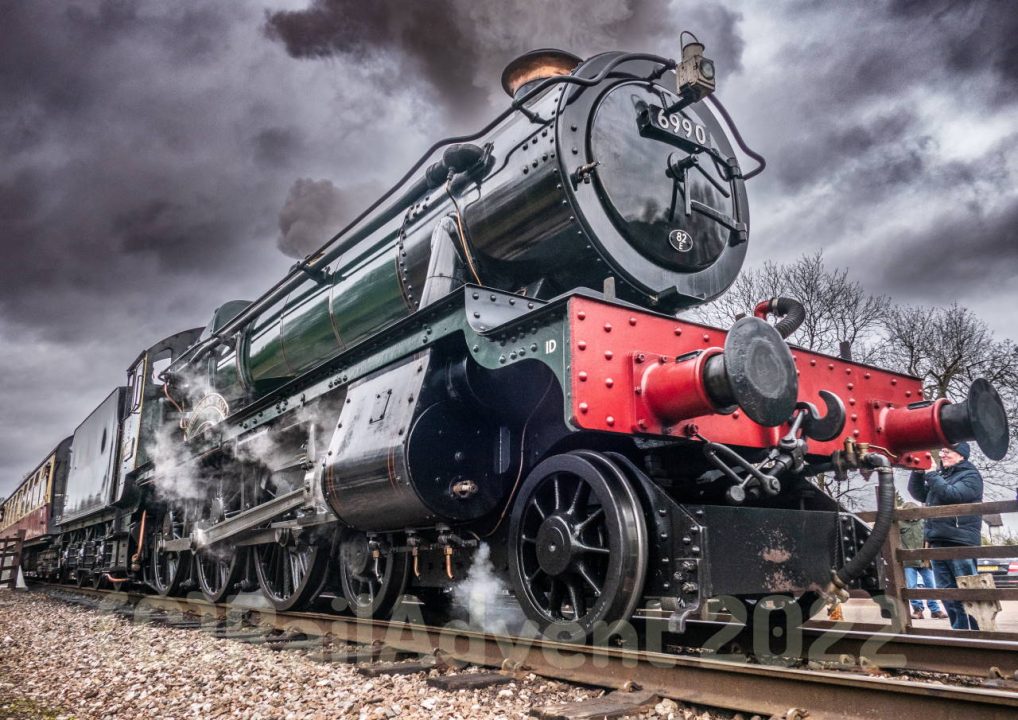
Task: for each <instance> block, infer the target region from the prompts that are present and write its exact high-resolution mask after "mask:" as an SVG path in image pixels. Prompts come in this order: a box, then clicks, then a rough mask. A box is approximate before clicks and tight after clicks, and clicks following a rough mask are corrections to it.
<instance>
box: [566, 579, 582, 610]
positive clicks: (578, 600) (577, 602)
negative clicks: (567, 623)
mask: <svg viewBox="0 0 1018 720" xmlns="http://www.w3.org/2000/svg"><path fill="white" fill-rule="evenodd" d="M565 584H566V591H567V592H568V593H569V604H570V605H572V606H573V619H575V620H579V619H580V618H581V617H583V616H584V615H586V614H587V608H586V605H585V603H584V602H583V594H582V593H581V592H580V589H579V588H578V587H576V584H575V583H573V582H571V581H569V580H566V581H565Z"/></svg>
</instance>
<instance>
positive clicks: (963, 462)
mask: <svg viewBox="0 0 1018 720" xmlns="http://www.w3.org/2000/svg"><path fill="white" fill-rule="evenodd" d="M970 452H971V449H970V448H969V444H968V443H966V442H960V443H958V444H957V445H955V446H954V447H953V448H943V449H941V451H940V462H941V465H942V466H943V469H942V470H940V471H939V472H923V471H922V470H913V471H912V475H911V476H910V477H909V479H908V491H909V493H910V494H911V495H912V497H914V498H915V499H916V500H918V501H919V502H923V503H926V504H927V505H928V506H930V507H936V506H938V505H958V504H961V503H974V502H982V500H983V476H982V475H980V474H979V471H978V470H976V467H975V465H973V464H972V463H970V462H969V454H970ZM982 525H983V519H982V516H981V515H959V516H957V517H944V518H927V520H926V541H927V542H928V543H929V545H930V547H934V548H937V547H959V546H963V545H981V544H982V537H981V534H980V531H981V530H982ZM977 572H978V571H977V570H976V562H975V560H972V559H965V560H934V561H933V574H934V576H935V578H936V583H937V587H938V588H956V587H958V583H957V582H956V581H955V578H956V577H958V576H960V575H975V574H977ZM944 605H946V606H947V616H948V617H949V618H950V619H951V627H953V628H954V629H955V630H978V629H979V626H978V625H977V624H976V621H975V618H973V617H972V616H970V615H969V614H968V613H966V612H965V606H964V605H963V604H962V603H961V602H960V601H958V600H947V601H946V602H945V603H944Z"/></svg>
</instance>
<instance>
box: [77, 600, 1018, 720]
mask: <svg viewBox="0 0 1018 720" xmlns="http://www.w3.org/2000/svg"><path fill="white" fill-rule="evenodd" d="M62 589H65V590H67V591H68V592H78V593H81V592H84V593H85V594H88V595H92V596H97V597H102V598H103V602H102V604H101V605H102V606H103V607H105V608H106V609H111V610H112V609H115V608H117V607H123V606H124V605H125V604H132V603H133V604H134V606H135V607H134V610H135V613H137V616H138V617H139V618H142V617H145V612H146V611H152V610H165V611H167V612H171V613H174V612H179V613H182V614H197V615H198V616H200V617H203V618H204V619H205V620H206V621H209V620H211V621H214V622H221V621H223V620H225V619H228V618H229V617H230V613H234V616H235V617H236V615H235V614H236V612H237V611H238V610H241V609H244V610H249V611H250V612H251V614H252V618H251V621H252V622H257V623H258V624H259V625H261V626H263V627H266V626H267V627H272V628H275V629H278V630H283V631H288V632H291V633H292V632H303V633H306V634H308V635H316V636H320V637H326V636H328V637H331V638H333V639H335V640H339V641H345V642H351V643H359V644H372V643H380V644H383V645H385V646H386V647H389V648H393V649H396V650H399V651H405V652H412V653H418V654H431V653H434V652H436V651H441V652H443V653H445V654H446V655H447V656H449V657H452V658H455V659H456V660H459V661H462V662H467V663H471V664H476V665H484V666H489V667H501V668H509V669H514V670H517V671H521V672H532V673H535V674H537V675H541V676H544V677H548V678H554V679H558V680H563V681H567V682H573V683H581V684H587V685H593V686H599V687H606V688H616V689H622V688H627V687H628V688H631V687H633V686H634V685H635V686H638V687H640V688H642V689H644V690H650V691H653V692H655V693H657V694H660V695H662V696H665V697H670V698H672V699H674V700H678V701H681V702H687V703H693V704H699V705H707V706H712V707H719V708H725V709H728V710H732V711H737V712H745V713H756V714H766V715H771V716H779V717H781V716H785V715H786V714H788V713H789V711H790V710H795V709H801V710H803V711H806V712H808V713H809V717H810V718H811V720H834V719H835V718H839V719H841V718H849V719H857V720H864V719H866V720H870V719H874V718H881V719H883V718H886V717H893V716H895V715H898V716H900V717H922V718H923V720H954V719H955V718H958V717H965V718H972V719H974V720H975V719H978V720H982V719H983V718H987V719H991V718H992V719H994V720H996V719H1000V720H1003V718H1013V717H1015V715H1016V713H1018V693H1016V692H1014V691H1010V690H1007V689H1003V688H972V687H957V686H949V685H941V684H932V683H923V682H915V681H908V680H900V679H891V678H885V677H876V676H870V675H864V674H854V673H847V672H831V671H816V670H802V669H796V668H788V667H775V666H765V665H759V664H747V663H733V662H725V661H721V660H717V659H712V658H702V657H691V656H684V655H675V654H669V653H663V652H648V651H641V650H628V649H622V648H613V647H602V646H590V645H576V644H570V643H563V642H555V641H552V640H547V639H544V638H540V637H519V636H517V637H510V636H500V635H490V634H486V633H482V632H477V631H474V630H469V629H465V628H464V627H462V624H461V626H459V627H455V626H452V624H450V625H449V626H445V627H434V626H429V625H424V624H419V623H415V622H407V621H406V618H399V617H397V618H395V619H394V620H393V621H379V620H367V619H359V618H353V617H343V616H338V615H334V614H328V613H320V612H300V613H275V612H272V611H269V610H265V609H261V608H257V609H254V608H241V607H238V606H237V605H236V604H234V605H213V604H211V603H208V602H207V601H205V600H204V599H191V598H166V597H159V596H153V595H130V594H127V593H122V592H115V591H82V590H78V589H72V588H62ZM209 626H210V627H211V625H209ZM910 639H911V638H910Z"/></svg>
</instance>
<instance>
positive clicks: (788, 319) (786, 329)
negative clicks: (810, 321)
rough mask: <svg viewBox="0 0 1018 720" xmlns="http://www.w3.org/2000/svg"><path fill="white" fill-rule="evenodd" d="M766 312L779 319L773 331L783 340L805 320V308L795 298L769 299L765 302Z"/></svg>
mask: <svg viewBox="0 0 1018 720" xmlns="http://www.w3.org/2000/svg"><path fill="white" fill-rule="evenodd" d="M767 312H769V313H770V314H771V315H774V316H775V317H777V318H780V320H778V323H777V325H775V326H774V329H775V330H777V331H778V334H779V335H780V336H781V337H783V338H787V337H788V336H790V335H791V334H792V333H794V332H795V331H796V330H798V329H799V328H800V327H801V326H802V323H803V322H804V321H805V320H806V308H805V306H804V305H803V304H802V303H801V302H799V301H798V300H796V299H795V298H790V297H775V298H771V299H770V300H768V301H767Z"/></svg>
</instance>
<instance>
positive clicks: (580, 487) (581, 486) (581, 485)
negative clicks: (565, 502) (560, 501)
mask: <svg viewBox="0 0 1018 720" xmlns="http://www.w3.org/2000/svg"><path fill="white" fill-rule="evenodd" d="M589 495H590V485H588V484H587V483H585V482H584V481H583V480H579V481H578V482H577V483H576V492H575V493H573V499H572V501H571V502H570V503H569V508H568V509H567V510H566V513H568V514H569V515H573V516H575V515H576V511H577V510H579V509H580V507H581V506H586V504H587V497H588V496H589Z"/></svg>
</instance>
